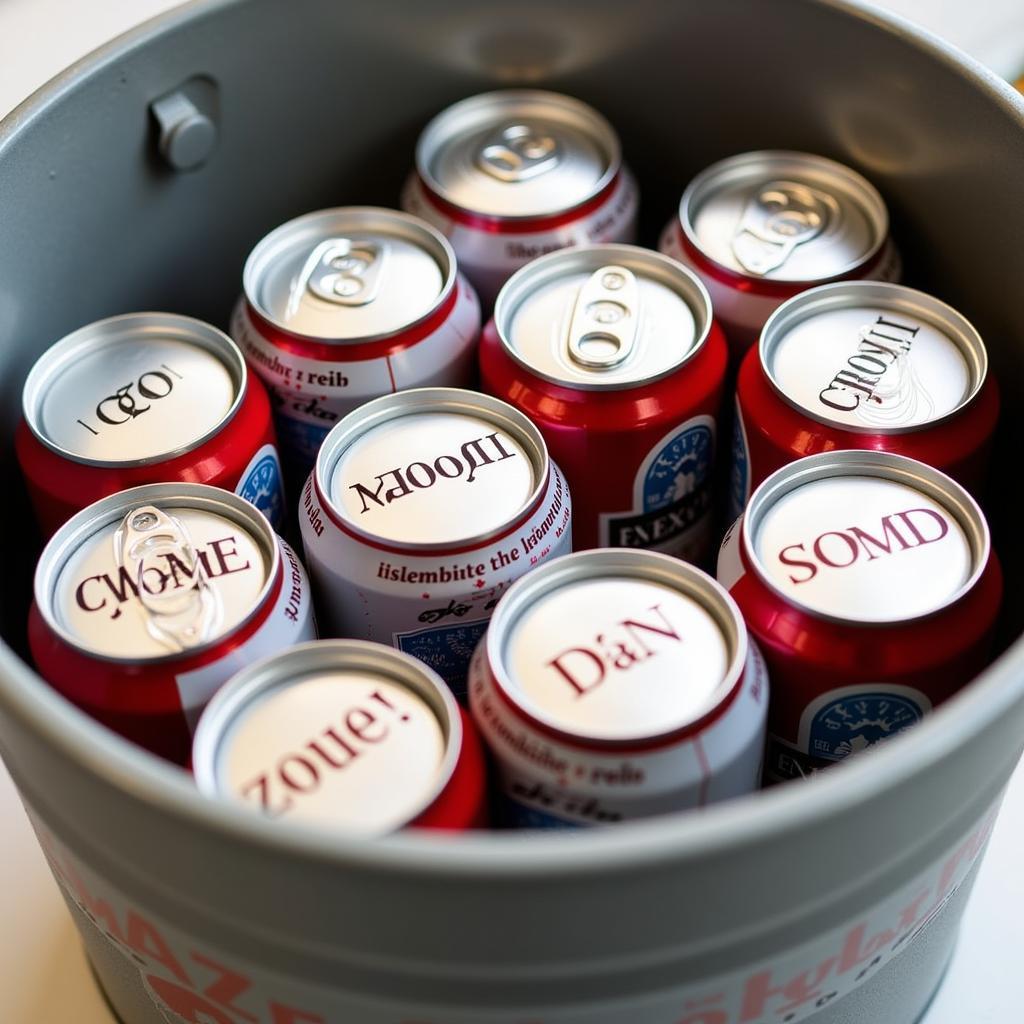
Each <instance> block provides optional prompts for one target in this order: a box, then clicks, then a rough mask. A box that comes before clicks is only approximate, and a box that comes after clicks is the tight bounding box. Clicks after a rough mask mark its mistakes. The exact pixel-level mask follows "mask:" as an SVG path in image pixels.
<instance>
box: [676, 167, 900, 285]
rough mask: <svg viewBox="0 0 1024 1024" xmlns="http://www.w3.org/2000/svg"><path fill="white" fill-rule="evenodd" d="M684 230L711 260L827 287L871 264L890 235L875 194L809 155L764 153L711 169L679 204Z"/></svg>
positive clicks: (847, 172)
mask: <svg viewBox="0 0 1024 1024" xmlns="http://www.w3.org/2000/svg"><path fill="white" fill-rule="evenodd" d="M679 222H680V224H681V225H682V229H683V232H684V233H685V235H686V237H687V238H688V240H689V241H690V243H691V244H692V245H694V246H695V247H696V248H697V250H698V251H700V252H701V253H703V254H704V255H705V256H706V257H707V258H708V259H710V260H712V261H714V262H715V263H718V264H719V265H720V266H722V267H725V268H726V269H727V270H731V271H733V273H736V274H743V275H745V276H749V277H756V278H764V279H768V280H771V281H796V282H802V281H826V280H828V279H829V278H832V277H837V276H839V275H841V274H847V273H850V272H852V271H853V270H855V269H856V268H857V267H859V266H861V265H862V264H864V263H866V262H867V261H868V260H869V259H871V258H872V257H873V256H874V255H875V254H876V253H877V252H878V251H879V250H880V249H881V247H882V246H883V245H884V244H885V240H886V238H887V237H888V234H889V213H888V210H887V209H886V206H885V202H884V201H883V199H882V197H881V196H880V195H879V194H878V191H877V190H876V189H875V187H874V186H873V185H871V184H870V182H868V181H867V180H866V179H865V178H863V177H861V175H859V174H858V173H857V172H856V171H853V170H851V169H850V168H849V167H846V166H844V165H843V164H840V163H837V162H836V161H834V160H827V159H825V157H821V156H814V155H813V154H811V153H794V152H789V151H786V150H762V151H760V152H755V153H740V154H738V155H737V156H731V157H728V158H727V159H725V160H720V161H719V162H718V163H716V164H712V165H711V166H710V167H708V168H707V169H706V170H704V171H702V172H701V173H700V174H698V175H697V177H696V178H694V179H693V181H692V182H690V184H689V185H688V186H687V188H686V191H685V192H684V193H683V198H682V200H681V201H680V204H679Z"/></svg>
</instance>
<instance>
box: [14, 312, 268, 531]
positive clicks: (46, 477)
mask: <svg viewBox="0 0 1024 1024" xmlns="http://www.w3.org/2000/svg"><path fill="white" fill-rule="evenodd" d="M15 450H16V452H17V456H18V462H19V463H20V465H21V470H22V473H23V474H24V476H25V480H26V483H27V484H28V491H29V495H30V497H31V499H32V504H33V507H34V508H35V512H36V515H37V517H38V520H39V524H40V528H41V530H42V532H43V535H44V536H47V537H48V536H49V535H50V534H52V533H53V532H54V530H56V529H57V527H58V526H60V525H61V524H62V523H64V522H65V521H67V520H68V519H69V518H70V517H71V516H72V515H74V514H75V513H76V512H78V511H80V510H81V509H83V508H85V507H86V506H87V505H91V504H92V503H93V502H94V501H97V500H99V499H100V498H103V497H106V496H107V495H108V494H116V493H117V492H118V491H123V490H125V489H127V488H129V487H136V486H138V485H141V484H148V483H158V482H161V481H168V480H182V481H189V482H190V483H203V484H211V485H213V486H216V487H223V488H224V489H225V490H229V491H234V492H235V493H237V494H240V495H242V497H244V498H246V499H247V500H249V501H251V502H252V503H253V504H254V505H255V506H256V507H257V508H259V509H260V510H261V511H262V512H263V513H264V514H265V515H266V516H267V517H268V518H269V519H270V521H271V522H272V523H273V525H274V526H275V527H280V526H281V524H282V522H283V519H284V512H285V505H284V493H283V490H282V486H281V464H280V461H279V459H278V454H277V438H276V435H275V432H274V424H273V420H272V416H271V410H270V402H269V401H268V399H267V393H266V391H265V389H264V387H263V385H262V384H261V383H260V382H259V380H257V379H255V378H254V377H252V376H250V374H249V373H248V371H247V369H246V365H245V360H244V359H243V358H242V354H241V352H239V350H238V347H237V346H236V345H235V343H234V342H233V341H232V340H231V339H230V338H229V337H228V336H227V335H226V334H223V333H222V332H221V331H218V330H217V329H216V328H214V327H211V326H210V325H209V324H205V323H202V322H201V321H199V320H193V319H191V318H190V317H185V316H177V315H174V314H171V313H131V314H128V315H125V316H117V317H113V318H111V319H109V320H100V321H98V322H97V323H93V324H89V325H88V326H86V327H83V328H81V329H80V330H77V331H75V332H74V333H73V334H70V335H68V336H67V337H66V338H64V339H62V340H61V341H59V342H57V343H56V344H55V345H53V346H52V347H51V348H49V349H48V350H47V351H46V352H45V353H44V354H43V355H42V356H41V357H40V358H39V360H38V361H37V362H36V364H35V366H33V368H32V370H31V372H30V373H29V375H28V378H27V380H26V381H25V388H24V392H23V417H22V420H21V423H20V424H19V426H18V430H17V433H16V435H15Z"/></svg>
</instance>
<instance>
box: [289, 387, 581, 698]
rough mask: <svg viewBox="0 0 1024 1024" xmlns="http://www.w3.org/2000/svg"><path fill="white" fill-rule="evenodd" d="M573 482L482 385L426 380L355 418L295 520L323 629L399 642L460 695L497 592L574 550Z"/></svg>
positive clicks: (331, 439) (336, 435)
mask: <svg viewBox="0 0 1024 1024" xmlns="http://www.w3.org/2000/svg"><path fill="white" fill-rule="evenodd" d="M570 520H571V507H570V501H569V491H568V488H567V486H566V483H565V479H564V477H563V476H562V474H561V472H560V470H559V469H558V467H557V466H556V465H555V464H554V463H553V462H552V461H551V460H550V459H549V457H548V452H547V448H546V446H545V444H544V440H543V438H542V437H541V435H540V432H539V431H538V430H537V428H536V427H535V426H534V425H533V424H532V423H531V422H530V421H529V420H528V419H527V418H526V417H525V416H523V414H522V413H520V412H518V411H517V410H516V409H513V408H512V407H511V406H510V405H507V404H506V403H505V402H500V401H498V400H497V399H495V398H491V397H489V396H487V395H481V394H478V393H476V392H473V391H460V390H457V389H453V388H419V389H416V390H413V391H406V392H403V393H402V394H397V395H388V396H386V397H384V398H380V399H377V400H376V401H374V402H370V403H368V404H367V405H365V406H363V407H362V408H361V409H359V410H357V411H356V412H354V413H352V414H351V415H349V416H347V417H346V418H345V419H344V420H343V421H342V422H341V423H339V424H338V426H337V427H335V429H334V430H333V431H331V433H330V435H329V436H328V438H327V440H326V441H325V442H324V445H323V447H322V448H321V450H320V455H319V457H318V459H317V463H316V466H315V468H314V470H313V472H312V473H311V474H310V477H309V479H308V480H307V481H306V485H305V487H304V489H303V491H302V497H301V501H300V506H299V521H300V524H301V528H302V538H303V542H304V544H305V549H306V558H307V564H308V565H309V571H310V575H311V576H312V578H313V583H314V586H315V587H316V590H317V594H318V598H319V600H318V609H319V614H320V622H321V628H322V634H323V635H324V636H347V637H353V638H358V639H365V640H376V641H378V642H380V643H386V644H391V645H392V646H394V647H397V648H399V649H400V650H403V651H405V652H407V653H409V654H412V655H414V656H415V657H417V658H420V659H421V660H422V661H424V662H426V663H427V664H428V665H429V666H430V667H431V668H433V669H434V671H435V672H437V673H438V675H440V676H441V677H442V678H443V679H444V680H445V682H446V683H448V685H449V686H451V687H452V689H453V690H454V691H455V693H456V695H457V696H459V697H460V698H461V697H463V696H464V695H465V686H466V673H467V671H468V667H469V659H470V657H471V656H472V653H473V649H474V648H475V647H476V643H477V641H478V640H479V639H480V636H481V635H482V634H483V632H484V630H485V629H486V628H487V621H488V619H489V618H490V615H491V611H492V609H493V608H494V606H495V605H496V604H497V601H498V598H499V597H500V596H501V594H502V593H503V592H504V591H505V590H506V589H507V588H508V587H509V586H510V585H511V584H512V583H513V582H514V581H515V580H517V579H518V578H519V577H520V576H522V575H523V574H524V573H525V572H527V571H528V570H530V569H531V568H533V567H534V566H536V565H539V564H541V563H542V562H546V561H548V560H550V559H552V558H555V557H557V556H558V555H562V554H567V553H568V552H569V551H570V550H571V530H570Z"/></svg>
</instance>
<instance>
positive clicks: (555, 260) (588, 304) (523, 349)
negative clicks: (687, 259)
mask: <svg viewBox="0 0 1024 1024" xmlns="http://www.w3.org/2000/svg"><path fill="white" fill-rule="evenodd" d="M494 323H495V326H496V327H497V330H498V335H499V337H500V338H501V342H502V345H503V346H504V347H505V350H506V352H508V354H509V355H510V356H511V357H512V358H513V359H514V360H516V362H518V363H519V364H521V365H522V366H524V367H526V369H527V370H529V371H530V372H531V373H534V374H536V375H537V376H539V377H542V378H543V379H545V380H549V381H552V382H553V383H555V384H561V385H563V386H565V387H571V388H576V389H579V390H584V391H589V390H617V389H624V388H631V387H636V386H638V385H640V384H646V383H650V382H651V381H655V380H658V379H659V378H661V377H664V376H666V375H667V374H670V373H672V372H673V371H675V370H677V369H678V368H679V367H680V366H682V365H683V363H685V362H686V361H687V360H689V359H691V358H692V357H693V356H694V355H695V354H696V352H697V351H698V350H699V349H700V348H701V346H702V345H703V344H704V342H705V340H706V339H707V336H708V332H709V331H710V330H711V300H710V298H709V297H708V293H707V290H706V289H705V288H704V285H702V284H701V283H700V281H699V280H698V279H697V277H696V276H695V275H694V274H692V273H691V272H690V271H689V270H687V269H686V268H685V267H684V266H683V265H682V264H681V263H677V262H676V261H675V260H673V259H669V257H667V256H663V255H661V254H660V253H655V252H650V251H649V250H647V249H639V248H637V247H635V246H632V245H586V246H579V247H574V248H571V249H561V250H559V251H558V252H553V253H550V254H548V255H547V256H542V257H541V258H540V259H537V260H533V261H532V262H531V263H528V264H527V265H526V266H525V267H523V268H522V269H521V270H519V271H517V272H516V273H515V274H513V275H512V277H511V278H509V280H508V281H507V282H506V283H505V286H504V287H503V288H502V290H501V292H500V293H499V295H498V299H497V302H496V303H495V308H494Z"/></svg>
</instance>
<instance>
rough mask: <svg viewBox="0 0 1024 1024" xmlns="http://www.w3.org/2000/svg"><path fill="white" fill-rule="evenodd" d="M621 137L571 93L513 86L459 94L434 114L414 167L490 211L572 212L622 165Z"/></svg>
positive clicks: (445, 190)
mask: <svg viewBox="0 0 1024 1024" xmlns="http://www.w3.org/2000/svg"><path fill="white" fill-rule="evenodd" d="M619 166H620V156H619V140H618V138H617V136H616V134H615V132H614V130H613V129H612V127H611V125H610V124H609V123H608V122H607V121H606V120H605V119H604V118H603V117H602V116H601V115H600V114H599V113H598V112H597V111H596V110H594V109H592V108H591V107H588V106H587V105H586V104H585V103H581V102H580V101H579V100H576V99H573V98H572V97H570V96H562V95H560V94H559V93H554V92H541V91H539V90H532V89H531V90H527V89H509V90H503V91H499V92H488V93H483V94H482V95H480V96H472V97H470V98H469V99H465V100H462V102H460V103H456V104H454V106H451V107H448V109H447V110H444V111H442V112H441V113H440V114H438V115H437V117H435V118H434V119H433V120H432V121H431V122H430V123H429V124H428V125H427V127H426V128H425V129H424V130H423V134H422V135H420V138H419V142H418V143H417V146H416V169H417V171H418V173H419V175H420V177H421V178H422V179H423V180H424V182H426V184H427V186H428V187H429V188H430V189H431V190H432V191H433V192H434V193H435V194H437V195H439V196H440V197H441V198H442V199H444V200H446V201H447V202H449V203H451V204H453V205H454V206H458V207H460V208H461V209H463V210H466V211H468V212H471V213H477V214H484V215H486V216H489V217H500V218H503V219H504V218H515V217H540V216H547V215H551V214H556V213H561V212H564V211H567V210H571V209H572V208H573V207H575V206H579V205H580V204H581V203H585V202H586V201H587V200H588V199H591V198H593V197H594V196H596V195H597V194H598V193H600V192H601V190H602V189H604V188H605V187H606V186H607V185H608V184H609V183H610V182H611V180H612V179H613V178H614V177H615V175H616V174H617V173H618V171H619Z"/></svg>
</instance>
